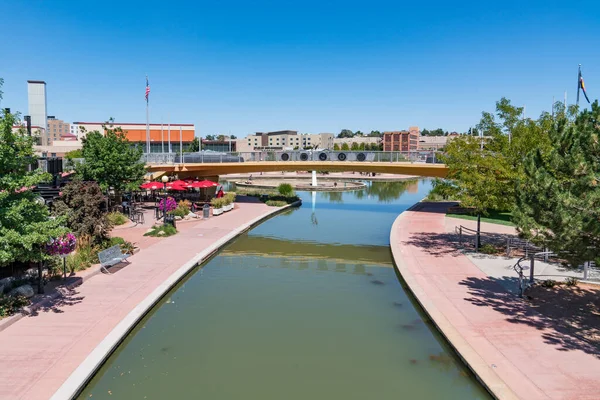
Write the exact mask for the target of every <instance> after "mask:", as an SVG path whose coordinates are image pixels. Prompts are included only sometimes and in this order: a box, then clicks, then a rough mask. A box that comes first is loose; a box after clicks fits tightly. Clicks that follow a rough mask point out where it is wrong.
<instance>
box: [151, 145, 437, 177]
mask: <svg viewBox="0 0 600 400" xmlns="http://www.w3.org/2000/svg"><path fill="white" fill-rule="evenodd" d="M437 155H438V153H436V152H431V151H426V152H416V151H415V152H383V151H355V152H350V151H328V150H323V151H302V150H299V151H276V152H248V153H216V152H208V151H203V152H198V153H183V155H181V154H176V153H150V154H145V155H144V161H145V162H146V168H147V170H148V172H151V173H159V172H163V173H177V174H178V175H180V176H187V175H190V176H220V175H227V174H244V173H248V174H250V173H256V172H274V171H329V172H344V171H349V172H371V173H373V172H374V173H380V174H400V175H415V176H424V177H437V178H443V177H445V176H446V175H447V171H448V169H447V167H446V165H444V164H439V163H438V162H437Z"/></svg>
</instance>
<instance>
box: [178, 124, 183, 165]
mask: <svg viewBox="0 0 600 400" xmlns="http://www.w3.org/2000/svg"><path fill="white" fill-rule="evenodd" d="M179 153H180V154H181V163H182V164H183V137H182V136H181V125H179Z"/></svg>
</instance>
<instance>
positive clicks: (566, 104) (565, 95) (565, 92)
mask: <svg viewBox="0 0 600 400" xmlns="http://www.w3.org/2000/svg"><path fill="white" fill-rule="evenodd" d="M566 112H567V91H566V90H565V114H566Z"/></svg>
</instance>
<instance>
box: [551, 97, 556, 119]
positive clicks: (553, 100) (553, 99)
mask: <svg viewBox="0 0 600 400" xmlns="http://www.w3.org/2000/svg"><path fill="white" fill-rule="evenodd" d="M555 101H556V99H555V98H554V96H552V118H554V102H555Z"/></svg>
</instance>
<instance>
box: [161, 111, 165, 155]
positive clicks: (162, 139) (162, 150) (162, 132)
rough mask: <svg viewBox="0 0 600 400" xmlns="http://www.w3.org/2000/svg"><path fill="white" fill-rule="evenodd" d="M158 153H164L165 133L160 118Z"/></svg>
mask: <svg viewBox="0 0 600 400" xmlns="http://www.w3.org/2000/svg"><path fill="white" fill-rule="evenodd" d="M160 151H161V153H164V152H165V131H164V129H163V123H162V118H161V121H160Z"/></svg>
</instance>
